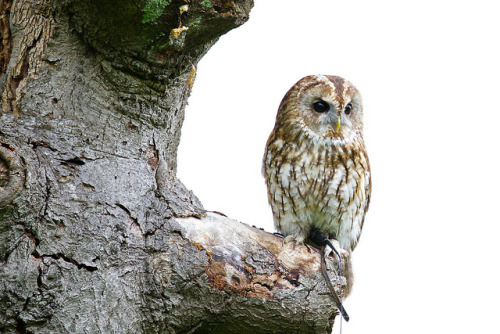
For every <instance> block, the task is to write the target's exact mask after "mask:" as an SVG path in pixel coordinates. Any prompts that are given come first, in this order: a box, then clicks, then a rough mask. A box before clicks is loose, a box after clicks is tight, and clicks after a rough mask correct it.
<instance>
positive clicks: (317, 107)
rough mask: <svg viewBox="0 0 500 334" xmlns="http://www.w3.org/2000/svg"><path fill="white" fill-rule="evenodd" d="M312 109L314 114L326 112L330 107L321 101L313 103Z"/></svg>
mask: <svg viewBox="0 0 500 334" xmlns="http://www.w3.org/2000/svg"><path fill="white" fill-rule="evenodd" d="M313 109H314V111H315V112H327V111H328V110H330V106H329V105H328V103H326V102H325V101H323V100H319V101H317V102H314V103H313Z"/></svg>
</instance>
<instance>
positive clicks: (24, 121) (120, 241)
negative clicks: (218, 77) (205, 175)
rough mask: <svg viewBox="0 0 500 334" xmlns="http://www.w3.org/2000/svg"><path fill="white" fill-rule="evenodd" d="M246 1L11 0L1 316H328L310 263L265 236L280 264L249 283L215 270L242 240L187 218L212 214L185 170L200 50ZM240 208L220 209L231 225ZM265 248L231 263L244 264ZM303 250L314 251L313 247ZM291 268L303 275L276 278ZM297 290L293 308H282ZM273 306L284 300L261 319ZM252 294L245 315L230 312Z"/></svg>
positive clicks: (0, 88)
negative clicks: (183, 132) (180, 173)
mask: <svg viewBox="0 0 500 334" xmlns="http://www.w3.org/2000/svg"><path fill="white" fill-rule="evenodd" d="M252 5H253V3H252V0H233V1H231V0H212V1H207V0H198V1H195V0H191V1H185V0H177V1H175V0H135V1H134V0H120V1H118V0H116V1H109V0H108V1H106V0H105V1H93V0H31V1H28V0H13V1H2V3H1V5H0V14H1V18H0V36H1V38H2V39H1V46H2V50H1V52H0V60H1V62H0V65H1V66H0V69H1V71H2V72H1V77H0V95H1V96H2V103H1V105H0V106H1V109H0V332H6V333H14V332H17V333H84V332H88V333H97V332H106V333H184V332H186V333H187V332H192V333H194V332H197V333H203V332H209V331H210V332H232V331H233V330H235V329H238V330H239V331H241V332H251V331H250V329H252V330H254V332H255V330H257V332H259V331H262V332H265V331H268V332H270V331H273V332H275V330H271V328H274V329H276V328H283V329H285V328H286V329H287V330H286V331H287V332H290V331H291V330H292V329H293V328H301V329H304V331H303V332H323V331H325V330H326V331H327V330H328V329H329V328H331V324H332V320H331V319H332V317H333V316H334V314H335V311H336V310H335V309H334V308H333V306H331V305H330V304H326V305H325V301H327V300H328V295H321V294H318V291H323V290H321V289H323V288H324V289H326V288H325V287H324V286H323V287H320V286H321V285H320V284H316V283H317V282H316V273H314V272H312V271H307V270H305V269H304V268H302V267H300V266H299V267H297V268H295V267H294V268H291V267H293V266H292V265H289V266H283V265H282V264H280V262H279V261H278V260H277V259H278V257H277V255H276V254H275V253H274V252H273V251H272V250H269V254H268V255H269V257H270V258H271V259H274V260H273V261H277V262H273V263H276V266H275V267H276V270H274V271H272V272H269V273H268V274H266V273H259V275H260V276H258V277H259V280H258V282H256V283H255V282H254V281H252V279H249V281H248V282H247V283H248V284H247V288H245V289H248V291H249V292H251V293H246V294H245V293H241V290H237V289H236V290H235V289H234V288H232V286H231V284H230V283H231V282H232V281H231V280H236V281H238V282H239V283H241V284H243V283H242V282H243V279H244V277H243V276H241V277H240V276H235V277H236V278H237V279H234V278H231V277H229V278H227V277H226V278H224V277H223V278H221V277H220V275H219V276H217V275H215V276H213V277H212V278H211V276H210V275H211V274H213V273H214V270H215V269H214V267H213V266H211V265H210V264H211V263H212V262H211V261H219V262H220V263H224V266H222V267H220V265H219V266H218V267H217V266H215V268H219V269H220V268H225V265H230V266H233V267H234V266H235V262H234V261H235V259H234V256H233V257H231V256H229V257H224V256H222V255H220V254H226V255H227V251H225V252H222V253H220V254H219V253H218V252H221V250H220V249H215V250H214V255H217V254H219V255H218V256H219V257H218V258H216V259H215V260H214V259H213V257H210V256H209V255H210V253H209V252H207V251H206V249H208V248H209V247H210V245H209V244H208V245H203V242H202V241H203V240H207V238H208V239H210V238H213V236H210V235H208V236H206V237H203V238H202V239H200V240H198V239H196V238H195V237H196V236H198V237H199V235H200V234H199V233H198V234H197V233H194V232H193V231H195V230H196V226H198V225H196V224H193V222H192V221H191V220H189V219H195V218H196V219H200V220H199V221H200V223H201V222H204V221H206V219H208V218H207V215H206V213H205V211H204V209H203V207H202V205H201V204H200V203H199V201H198V200H197V199H196V197H195V196H194V195H193V194H192V193H191V192H190V191H188V190H187V189H186V188H185V187H184V186H183V185H182V183H181V182H180V181H179V180H178V179H177V177H176V152H177V146H178V143H179V138H180V128H181V125H182V121H183V118H184V108H185V106H186V101H187V98H188V96H189V93H190V89H191V87H192V85H193V80H194V76H195V73H196V70H195V69H196V64H197V63H198V61H199V60H200V58H201V57H202V56H203V55H204V54H205V53H206V52H207V51H208V49H209V48H210V47H211V46H212V45H213V44H214V43H215V42H216V40H217V38H218V37H219V36H221V35H222V34H224V33H225V32H227V31H229V30H230V29H232V28H235V27H237V26H239V25H241V24H242V23H244V22H245V21H246V20H247V19H248V15H249V11H250V9H251V7H252ZM6 23H8V24H6ZM190 217H191V218H190ZM192 217H195V218H192ZM186 219H187V220H186ZM210 219H211V220H210V222H212V223H213V220H214V219H215V220H217V219H216V218H213V217H212V218H210ZM220 219H221V221H222V220H224V219H223V218H220ZM226 223H227V222H226ZM237 224H238V223H236V222H233V225H231V224H229V225H223V226H226V228H225V231H226V232H227V233H228V234H227V237H228V238H229V236H230V235H231V234H230V232H231V231H233V230H235V229H238V228H239V227H238V225H237ZM186 226H189V228H188V227H186ZM193 226H195V227H193ZM231 226H232V227H231ZM259 233H262V234H263V235H267V234H266V233H265V232H263V231H260V232H259ZM222 234H223V233H222ZM242 237H243V238H244V236H242ZM193 238H194V239H193ZM217 240H219V241H220V242H224V241H223V240H224V239H223V238H222V239H217ZM254 244H255V240H254V241H251V240H249V241H248V243H241V247H242V248H245V247H249V248H248V249H246V250H245V249H243V250H242V251H246V252H250V251H251V250H252V247H250V246H251V245H254ZM245 245H246V246H245ZM207 247H208V248H207ZM273 247H274V246H273ZM261 248H262V247H261ZM274 248H275V247H274ZM274 248H273V249H274ZM228 249H230V250H231V251H233V252H235V254H240V251H236V250H235V249H232V248H228ZM259 249H260V248H259ZM228 251H229V250H228ZM261 252H263V251H261ZM207 254H208V255H207ZM240 255H241V254H240ZM240 260H241V256H240ZM263 260H264V258H263V257H261V258H255V259H253V260H252V261H253V262H249V261H250V260H245V261H246V262H245V263H246V265H247V267H245V266H243V267H242V266H241V265H239V266H236V267H235V268H236V269H238V270H242V272H244V273H245V275H246V277H247V278H248V277H249V276H248V275H250V276H251V275H252V270H253V271H254V273H255V270H257V269H256V268H260V267H259V266H262V264H259V263H260V262H259V261H263ZM308 261H310V262H311V261H312V263H315V264H317V263H319V262H317V254H315V253H313V254H312V255H311V258H310V259H309V260H308ZM231 263H232V264H231ZM266 263H268V262H266ZM252 268H253V269H252ZM290 270H292V271H293V272H294V274H293V275H295V276H294V277H296V279H295V280H296V283H297V284H285V283H286V282H289V280H288V281H287V280H286V279H283V280H282V281H279V282H281V283H277V282H278V278H279V277H285V278H286V277H289V276H287V275H288V274H286V273H287V272H289V271H290ZM215 272H217V271H216V270H215ZM277 272H280V274H279V275H278V274H276V273H277ZM240 274H241V273H240ZM240 274H238V275H240ZM262 275H271V276H272V275H275V276H273V277H275V280H274V281H273V279H271V280H270V281H269V280H265V279H264V277H263V276H262ZM276 275H278V276H276ZM280 275H281V276H280ZM214 277H215V278H217V277H219V278H218V280H217V279H216V280H214ZM256 277H257V276H256ZM276 277H278V278H276ZM290 277H291V276H290ZM299 277H302V278H301V279H299ZM226 279H227V281H228V282H229V283H228V284H222V283H221V282H225V280H226ZM301 280H302V281H301ZM317 280H318V281H320V280H321V278H320V277H318V279H317ZM306 281H307V282H308V283H307V284H305V283H304V284H305V285H302V286H301V285H300V283H299V282H306ZM238 282H236V283H238ZM249 282H250V283H251V284H250V283H249ZM259 282H260V283H259ZM262 282H267V283H265V284H264V283H263V284H261V283H262ZM273 282H274V283H273ZM315 282H316V283H315ZM254 283H255V284H257V285H259V284H260V288H262V287H263V286H264V287H265V289H266V291H265V292H266V296H265V297H263V296H260V295H258V294H255V292H252V289H251V287H250V285H251V286H253V284H254ZM266 284H267V285H266ZM266 286H267V287H266ZM258 288H259V287H258ZM260 288H259V289H260ZM257 290H258V289H257ZM275 290H276V291H277V290H279V291H280V292H279V293H277V292H276V291H275ZM270 291H271V292H270ZM252 293H254V294H252ZM270 296H273V298H270ZM280 296H281V297H280ZM284 300H287V302H286V303H285V302H284ZM318 301H322V302H320V303H317V305H320V306H321V307H319V306H317V305H315V304H316V302H318ZM290 303H292V304H293V303H296V304H295V306H294V308H293V309H294V311H293V313H295V314H294V315H292V314H290V315H289V318H287V314H288V311H289V310H291V308H290V305H292V304H290ZM280 305H281V306H280ZM271 308H272V309H274V310H275V311H276V312H274V313H269V314H274V316H273V318H272V319H266V317H265V315H266V314H268V313H267V312H266V310H268V309H271ZM235 310H240V311H241V312H236V311H235ZM245 310H249V313H248V317H247V318H246V319H244V321H243V320H242V319H241V318H239V319H231V315H234V314H238V316H239V317H242V316H243V314H245ZM290 319H304V321H290ZM238 321H240V322H239V323H240V324H242V325H241V326H238V325H237V324H238ZM271 323H272V326H271V325H269V324H271ZM243 324H246V325H245V326H247V327H244V326H243ZM248 324H254V326H255V327H252V328H249V327H248ZM286 324H288V327H286V326H285V325H286ZM245 328H246V329H245Z"/></svg>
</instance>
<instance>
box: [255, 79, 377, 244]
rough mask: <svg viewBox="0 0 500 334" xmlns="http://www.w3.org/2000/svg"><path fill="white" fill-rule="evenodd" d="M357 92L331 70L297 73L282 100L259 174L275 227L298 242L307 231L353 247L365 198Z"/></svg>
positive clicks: (365, 167)
mask: <svg viewBox="0 0 500 334" xmlns="http://www.w3.org/2000/svg"><path fill="white" fill-rule="evenodd" d="M362 132H363V106H362V101H361V95H360V94H359V92H358V90H357V89H356V87H354V86H353V85H352V84H351V83H350V82H349V81H346V80H344V79H342V78H340V77H337V76H327V75H312V76H307V77H304V78H302V79H301V80H299V81H298V82H297V83H296V84H295V85H294V86H293V87H292V88H290V90H289V91H288V92H287V93H286V95H285V97H284V98H283V100H282V101H281V104H280V107H279V109H278V115H277V117H276V125H275V127H274V130H273V131H272V132H271V135H270V136H269V139H268V141H267V146H266V151H265V154H264V163H263V169H262V171H263V174H264V177H265V179H266V183H267V189H268V199H269V203H270V204H271V207H272V211H273V216H274V224H275V227H276V228H277V229H278V230H279V231H280V232H281V233H282V234H283V235H285V236H286V238H285V240H286V241H287V242H288V241H291V240H293V241H295V242H299V243H301V242H303V241H304V240H305V239H306V238H307V237H308V234H309V233H310V232H311V231H312V230H320V231H322V232H323V233H325V234H328V235H329V237H330V238H334V239H336V240H338V242H339V243H340V247H341V248H342V249H344V250H346V251H348V252H349V253H351V251H352V250H353V249H354V247H356V244H357V242H358V239H359V236H360V234H361V229H362V228H363V221H364V218H365V214H366V211H367V210H368V204H369V202H370V192H371V181H370V165H369V163H368V156H367V154H366V149H365V144H364V141H363V134H362Z"/></svg>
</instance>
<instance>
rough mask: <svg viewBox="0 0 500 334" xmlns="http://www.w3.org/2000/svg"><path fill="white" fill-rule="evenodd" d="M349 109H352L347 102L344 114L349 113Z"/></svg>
mask: <svg viewBox="0 0 500 334" xmlns="http://www.w3.org/2000/svg"><path fill="white" fill-rule="evenodd" d="M351 110H352V104H350V103H348V104H347V105H346V106H345V108H344V113H345V114H346V115H349V114H350V113H351Z"/></svg>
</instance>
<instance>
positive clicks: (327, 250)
mask: <svg viewBox="0 0 500 334" xmlns="http://www.w3.org/2000/svg"><path fill="white" fill-rule="evenodd" d="M329 240H330V242H331V243H332V245H333V247H334V248H335V251H334V250H333V249H331V248H330V246H328V247H326V248H325V258H327V257H328V256H330V255H332V253H335V255H337V253H338V256H340V258H341V259H346V258H348V257H349V252H348V251H346V250H345V249H342V248H341V247H340V243H339V242H338V241H337V239H329ZM342 261H343V260H342Z"/></svg>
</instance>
